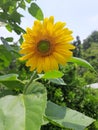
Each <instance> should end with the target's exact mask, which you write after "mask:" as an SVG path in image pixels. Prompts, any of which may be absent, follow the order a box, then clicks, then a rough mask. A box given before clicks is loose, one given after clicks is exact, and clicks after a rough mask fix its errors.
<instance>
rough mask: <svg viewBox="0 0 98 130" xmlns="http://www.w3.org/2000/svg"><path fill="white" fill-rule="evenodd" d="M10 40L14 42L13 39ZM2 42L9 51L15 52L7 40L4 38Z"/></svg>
mask: <svg viewBox="0 0 98 130" xmlns="http://www.w3.org/2000/svg"><path fill="white" fill-rule="evenodd" d="M8 40H13V38H8ZM1 41H2V43H3V45H4V47H5V48H6V49H7V50H8V51H11V50H13V48H12V47H11V46H10V45H9V44H8V42H7V41H6V39H4V38H3V37H1Z"/></svg>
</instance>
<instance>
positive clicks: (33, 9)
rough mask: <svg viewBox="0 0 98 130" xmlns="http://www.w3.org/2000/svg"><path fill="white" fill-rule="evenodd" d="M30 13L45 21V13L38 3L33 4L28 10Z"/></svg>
mask: <svg viewBox="0 0 98 130" xmlns="http://www.w3.org/2000/svg"><path fill="white" fill-rule="evenodd" d="M28 11H29V13H30V14H31V15H32V16H33V17H35V18H36V19H38V20H43V17H44V16H43V12H42V10H41V9H40V7H39V6H38V5H37V4H36V3H32V4H31V6H30V7H29V8H28Z"/></svg>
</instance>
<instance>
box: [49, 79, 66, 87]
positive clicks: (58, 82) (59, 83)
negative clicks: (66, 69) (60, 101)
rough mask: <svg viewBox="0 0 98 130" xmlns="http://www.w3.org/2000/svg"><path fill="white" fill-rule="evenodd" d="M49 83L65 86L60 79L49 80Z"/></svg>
mask: <svg viewBox="0 0 98 130" xmlns="http://www.w3.org/2000/svg"><path fill="white" fill-rule="evenodd" d="M49 81H50V82H52V83H55V84H58V85H66V83H65V82H64V80H63V79H62V78H55V79H49Z"/></svg>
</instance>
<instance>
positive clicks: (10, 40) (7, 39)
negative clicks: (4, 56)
mask: <svg viewBox="0 0 98 130" xmlns="http://www.w3.org/2000/svg"><path fill="white" fill-rule="evenodd" d="M5 40H6V41H7V42H13V37H7V38H5Z"/></svg>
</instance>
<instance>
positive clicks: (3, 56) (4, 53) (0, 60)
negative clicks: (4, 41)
mask: <svg viewBox="0 0 98 130" xmlns="http://www.w3.org/2000/svg"><path fill="white" fill-rule="evenodd" d="M11 61H12V55H11V53H10V52H9V51H8V50H7V49H6V48H5V47H4V46H3V45H1V46H0V70H3V69H4V68H5V67H8V66H9V65H10V62H11Z"/></svg>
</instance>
